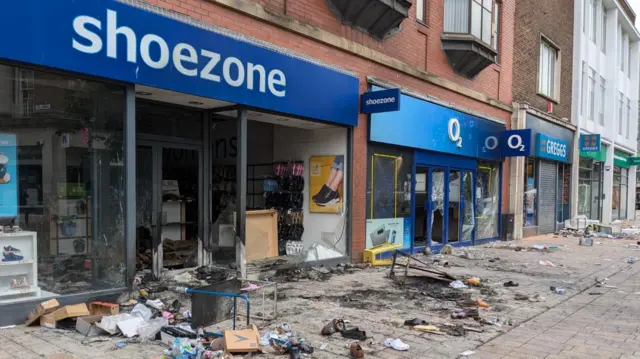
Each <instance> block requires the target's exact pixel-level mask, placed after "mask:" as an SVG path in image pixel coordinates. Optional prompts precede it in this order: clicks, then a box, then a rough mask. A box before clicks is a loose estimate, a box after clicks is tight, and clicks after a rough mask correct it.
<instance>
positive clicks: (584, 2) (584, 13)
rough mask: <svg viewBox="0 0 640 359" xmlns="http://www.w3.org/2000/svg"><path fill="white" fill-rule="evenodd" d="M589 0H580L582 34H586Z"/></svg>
mask: <svg viewBox="0 0 640 359" xmlns="http://www.w3.org/2000/svg"><path fill="white" fill-rule="evenodd" d="M588 5H589V0H582V32H584V33H585V35H586V34H587V24H588V19H589V6H588Z"/></svg>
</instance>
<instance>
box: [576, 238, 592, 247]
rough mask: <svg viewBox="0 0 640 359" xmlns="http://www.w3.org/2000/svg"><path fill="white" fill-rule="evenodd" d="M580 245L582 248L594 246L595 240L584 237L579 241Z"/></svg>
mask: <svg viewBox="0 0 640 359" xmlns="http://www.w3.org/2000/svg"><path fill="white" fill-rule="evenodd" d="M578 244H579V245H581V246H593V238H585V237H582V238H580V239H579V240H578Z"/></svg>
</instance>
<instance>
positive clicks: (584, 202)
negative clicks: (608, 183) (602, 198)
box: [578, 180, 591, 217]
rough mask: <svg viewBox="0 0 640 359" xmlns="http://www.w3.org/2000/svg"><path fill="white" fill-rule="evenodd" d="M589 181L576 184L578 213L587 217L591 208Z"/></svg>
mask: <svg viewBox="0 0 640 359" xmlns="http://www.w3.org/2000/svg"><path fill="white" fill-rule="evenodd" d="M590 204H591V181H582V180H581V181H580V184H578V214H579V215H583V216H587V217H589V215H590V210H591V208H590V207H591V206H590Z"/></svg>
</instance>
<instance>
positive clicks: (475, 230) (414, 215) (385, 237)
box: [366, 86, 515, 252]
mask: <svg viewBox="0 0 640 359" xmlns="http://www.w3.org/2000/svg"><path fill="white" fill-rule="evenodd" d="M379 90H382V89H381V88H379V87H377V86H373V87H372V91H379ZM399 100H400V109H399V110H398V111H394V112H384V113H373V114H371V115H370V127H369V128H370V133H369V140H370V142H369V144H368V166H369V168H368V171H367V172H368V179H367V223H366V233H367V237H366V248H372V247H375V246H380V245H383V244H385V243H392V244H394V245H401V247H402V248H403V249H406V250H411V251H413V252H419V251H422V250H424V249H425V247H427V246H428V247H430V248H431V249H432V250H435V251H438V250H439V248H441V247H442V246H443V245H445V244H451V245H456V246H463V245H474V244H478V243H481V242H483V241H489V240H493V239H497V238H499V236H500V221H501V218H500V217H501V210H502V209H501V176H502V174H501V172H502V166H501V164H502V146H501V136H502V135H503V133H504V130H505V126H504V124H502V123H499V122H498V121H492V120H487V119H483V118H479V117H476V116H473V115H469V114H467V113H463V112H460V111H457V110H454V109H451V108H448V107H444V106H442V105H440V104H437V103H434V102H430V101H426V100H423V99H420V98H417V97H414V96H410V95H407V94H402V95H401V96H400V99H399ZM514 145H515V142H514Z"/></svg>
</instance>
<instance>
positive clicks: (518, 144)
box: [507, 135, 525, 152]
mask: <svg viewBox="0 0 640 359" xmlns="http://www.w3.org/2000/svg"><path fill="white" fill-rule="evenodd" d="M507 146H509V148H510V149H512V150H516V151H520V152H524V151H525V146H524V143H522V137H520V135H511V136H509V138H508V139H507Z"/></svg>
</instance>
